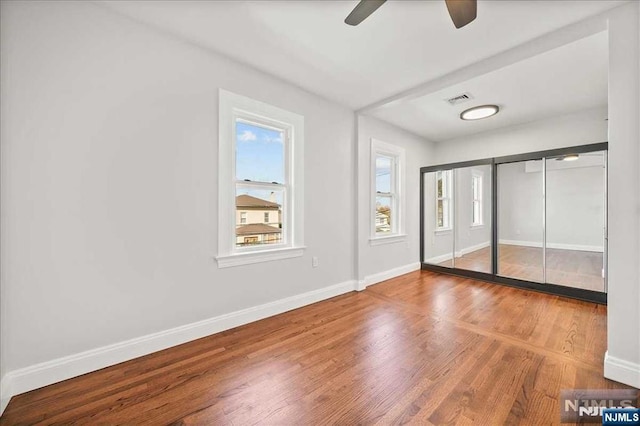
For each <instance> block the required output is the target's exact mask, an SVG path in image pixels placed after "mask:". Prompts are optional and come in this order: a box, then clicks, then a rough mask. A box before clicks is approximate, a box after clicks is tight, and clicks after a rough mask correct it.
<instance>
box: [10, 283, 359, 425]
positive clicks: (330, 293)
mask: <svg viewBox="0 0 640 426" xmlns="http://www.w3.org/2000/svg"><path fill="white" fill-rule="evenodd" d="M357 287H358V285H357V282H356V281H355V280H350V281H345V282H343V283H340V284H336V285H333V286H330V287H325V288H322V289H319V290H313V291H309V292H307V293H303V294H299V295H296V296H291V297H287V298H285V299H281V300H277V301H275V302H270V303H265V304H264V305H259V306H254V307H251V308H247V309H243V310H240V311H236V312H231V313H228V314H224V315H220V316H217V317H213V318H209V319H206V320H203V321H198V322H195V323H192V324H187V325H184V326H180V327H176V328H172V329H169V330H165V331H161V332H158V333H152V334H148V335H146V336H142V337H138V338H135V339H131V340H127V341H124V342H119V343H115V344H113V345H108V346H103V347H101V348H97V349H92V350H89V351H85V352H81V353H78V354H73V355H70V356H66V357H62V358H58V359H54V360H51V361H47V362H43V363H40V364H36V365H32V366H29V367H26V368H21V369H19V370H14V371H10V372H8V373H7V374H6V375H5V376H4V377H3V378H2V381H1V388H0V391H1V393H0V397H1V401H2V405H1V406H0V408H1V409H0V415H1V414H2V412H3V411H4V409H5V408H6V406H7V404H8V403H9V400H10V399H11V397H12V396H14V395H19V394H21V393H23V392H28V391H30V390H34V389H38V388H41V387H43V386H47V385H50V384H52V383H57V382H60V381H62V380H66V379H70V378H72V377H76V376H79V375H81V374H85V373H89V372H91V371H96V370H99V369H101V368H105V367H109V366H111V365H115V364H118V363H121V362H124V361H129V360H131V359H134V358H137V357H140V356H143V355H148V354H150V353H153V352H157V351H160V350H163V349H167V348H170V347H172V346H176V345H180V344H182V343H186V342H190V341H192V340H195V339H199V338H202V337H206V336H210V335H212V334H215V333H219V332H221V331H224V330H228V329H231V328H234V327H238V326H240V325H244V324H248V323H251V322H254V321H258V320H261V319H263V318H267V317H270V316H273V315H277V314H281V313H283V312H287V311H290V310H292V309H297V308H301V307H303V306H306V305H310V304H312V303H316V302H320V301H322V300H325V299H329V298H331V297H335V296H338V295H341V294H344V293H348V292H350V291H353V290H356V289H357Z"/></svg>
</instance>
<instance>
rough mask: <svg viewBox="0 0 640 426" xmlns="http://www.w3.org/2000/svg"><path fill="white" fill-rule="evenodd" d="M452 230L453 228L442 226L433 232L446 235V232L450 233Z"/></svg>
mask: <svg viewBox="0 0 640 426" xmlns="http://www.w3.org/2000/svg"><path fill="white" fill-rule="evenodd" d="M451 231H452V229H451V228H442V229H436V230H435V231H433V233H434V234H436V235H446V234H450V233H451Z"/></svg>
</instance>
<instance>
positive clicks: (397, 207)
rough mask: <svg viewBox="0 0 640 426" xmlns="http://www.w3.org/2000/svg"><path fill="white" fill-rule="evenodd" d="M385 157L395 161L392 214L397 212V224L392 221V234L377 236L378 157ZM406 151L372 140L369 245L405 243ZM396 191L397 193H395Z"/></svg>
mask: <svg viewBox="0 0 640 426" xmlns="http://www.w3.org/2000/svg"><path fill="white" fill-rule="evenodd" d="M378 155H383V156H386V157H391V158H392V160H393V166H392V168H393V170H394V173H393V176H392V186H393V187H394V188H392V193H394V195H395V196H394V197H393V206H392V212H393V211H395V212H396V214H395V223H394V221H392V227H393V231H392V232H391V233H390V234H376V197H377V195H378V194H377V193H376V157H377V156H378ZM405 158H406V155H405V150H404V148H401V147H399V146H396V145H392V144H390V143H386V142H382V141H380V140H378V139H375V138H371V161H370V182H369V184H370V188H371V189H370V194H371V195H370V198H371V200H370V207H369V217H370V224H369V233H370V237H369V244H370V245H371V246H377V245H381V244H392V243H397V242H401V241H405V240H406V238H407V235H406V233H405V217H406V208H405V205H406V200H405V196H404V190H405V185H406V176H405ZM394 190H395V191H394Z"/></svg>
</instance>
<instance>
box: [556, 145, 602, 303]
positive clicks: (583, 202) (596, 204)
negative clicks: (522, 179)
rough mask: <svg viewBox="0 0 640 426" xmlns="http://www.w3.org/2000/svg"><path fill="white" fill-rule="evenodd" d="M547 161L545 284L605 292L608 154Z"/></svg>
mask: <svg viewBox="0 0 640 426" xmlns="http://www.w3.org/2000/svg"><path fill="white" fill-rule="evenodd" d="M545 161H546V167H545V169H546V203H545V205H546V250H545V265H546V274H545V275H546V282H547V283H549V284H558V285H563V286H568V287H574V288H582V289H585V290H593V291H605V277H604V275H605V274H604V271H605V269H604V258H605V230H606V229H605V212H606V196H605V194H606V191H605V188H606V181H605V179H606V169H605V167H606V152H605V151H598V152H588V153H584V154H573V155H563V156H556V157H552V158H547V159H546V160H545Z"/></svg>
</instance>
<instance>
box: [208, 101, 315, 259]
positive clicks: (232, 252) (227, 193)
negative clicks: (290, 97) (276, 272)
mask: <svg viewBox="0 0 640 426" xmlns="http://www.w3.org/2000/svg"><path fill="white" fill-rule="evenodd" d="M237 118H249V119H251V120H253V121H257V122H259V123H260V122H263V123H278V127H281V128H283V129H287V132H285V133H286V140H285V141H284V143H285V144H287V145H288V147H287V145H285V156H286V157H285V164H286V165H288V167H287V166H285V167H287V169H288V172H289V173H288V176H286V177H285V180H286V186H287V192H286V194H287V195H288V199H287V200H286V202H285V206H284V211H283V232H284V234H283V243H282V244H274V245H270V246H269V247H265V246H260V247H242V248H236V243H235V242H236V234H235V228H236V203H235V198H236V176H235V143H236V141H235V131H236V130H235V127H236V126H235V122H236V119H237ZM287 154H288V155H287ZM287 195H285V196H287ZM304 248H305V247H304V117H303V116H301V115H299V114H295V113H292V112H289V111H286V110H283V109H280V108H278V107H274V106H272V105H269V104H266V103H264V102H260V101H256V100H254V99H251V98H247V97H245V96H241V95H237V94H235V93H231V92H229V91H226V90H223V89H220V91H219V123H218V255H217V256H216V260H217V262H218V267H219V268H225V267H232V266H240V265H247V264H251V263H258V262H267V261H272V260H281V259H287V258H292V257H299V256H302V255H303V254H304Z"/></svg>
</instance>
